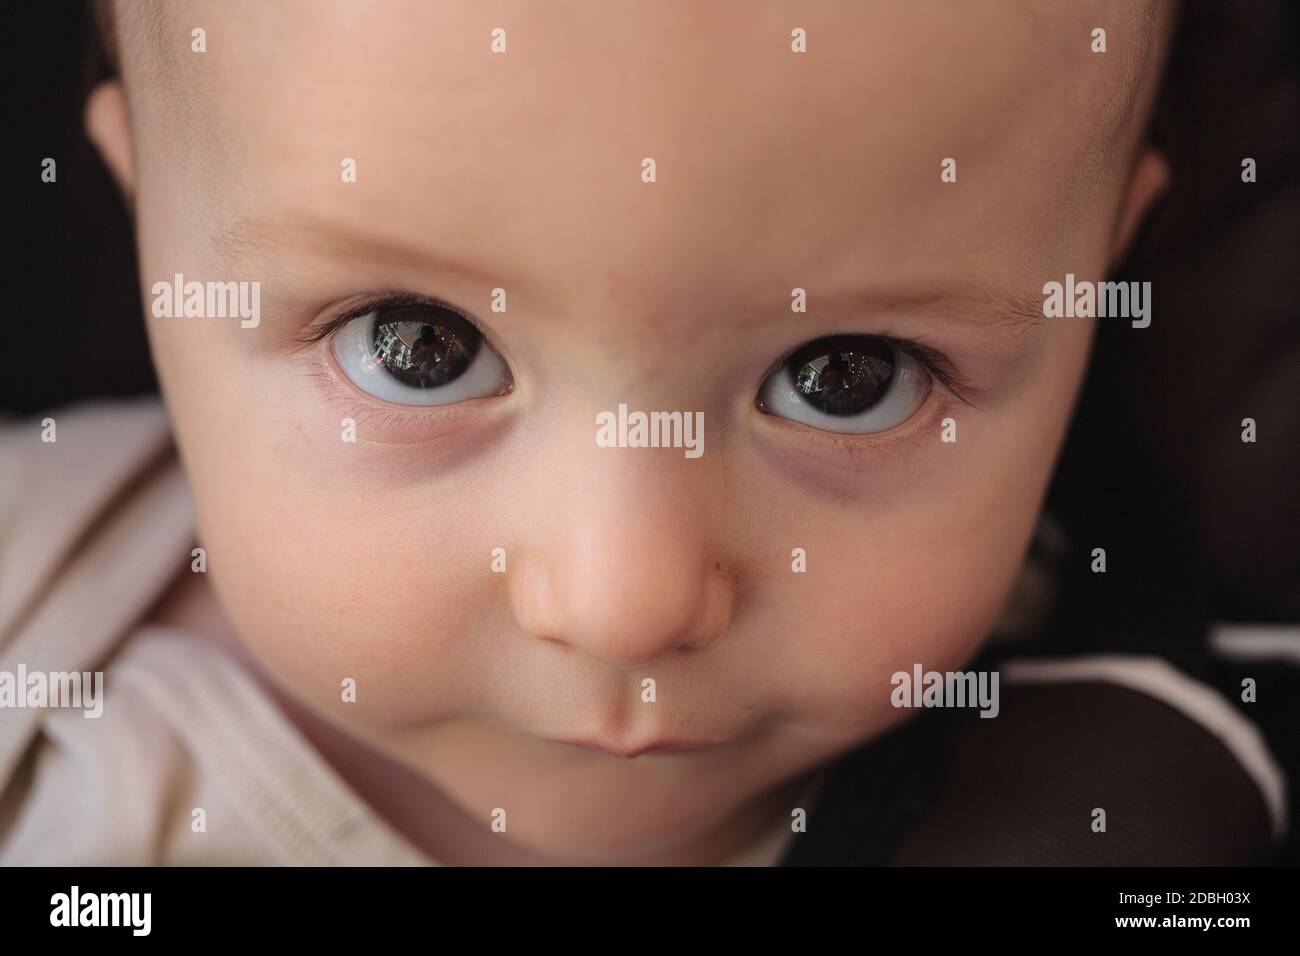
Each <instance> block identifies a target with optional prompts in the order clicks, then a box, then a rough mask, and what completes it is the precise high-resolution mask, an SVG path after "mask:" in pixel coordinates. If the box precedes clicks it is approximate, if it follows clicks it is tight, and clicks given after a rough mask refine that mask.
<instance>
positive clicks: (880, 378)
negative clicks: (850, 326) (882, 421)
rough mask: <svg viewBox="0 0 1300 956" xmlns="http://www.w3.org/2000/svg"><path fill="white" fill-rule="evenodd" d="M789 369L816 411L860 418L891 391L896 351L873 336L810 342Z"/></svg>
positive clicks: (791, 376) (794, 359)
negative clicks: (858, 416) (859, 416)
mask: <svg viewBox="0 0 1300 956" xmlns="http://www.w3.org/2000/svg"><path fill="white" fill-rule="evenodd" d="M785 367H786V368H787V369H788V370H789V372H790V378H791V379H792V380H793V381H794V385H795V388H797V389H798V390H799V392H800V394H802V395H803V397H804V399H805V400H806V401H807V402H808V404H809V405H811V406H813V408H816V409H817V410H818V411H821V412H825V413H826V414H828V415H860V414H861V413H862V412H865V411H866V410H867V409H869V408H871V407H872V406H873V405H875V404H876V403H877V402H879V401H880V400H881V399H882V398H884V397H885V393H886V392H888V391H889V385H890V383H891V382H893V380H894V369H895V366H894V349H893V346H891V345H889V344H888V343H887V342H884V341H882V340H881V339H878V338H871V337H869V336H859V335H846V336H835V337H832V338H826V339H818V340H817V341H816V342H809V343H808V344H807V345H805V346H804V347H803V348H801V349H800V350H799V351H798V352H796V353H795V354H794V355H792V356H790V358H789V359H788V360H787V361H786V366H785Z"/></svg>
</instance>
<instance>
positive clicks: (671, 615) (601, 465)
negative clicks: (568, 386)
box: [515, 448, 732, 668]
mask: <svg viewBox="0 0 1300 956" xmlns="http://www.w3.org/2000/svg"><path fill="white" fill-rule="evenodd" d="M669 456H672V457H671V458H670V457H669ZM591 459H592V460H591V461H589V462H583V463H582V464H583V466H584V467H582V468H575V469H574V473H575V475H576V480H575V481H574V482H573V483H572V484H570V485H569V486H568V490H567V492H566V494H565V495H564V498H563V500H562V501H555V502H553V503H552V507H554V508H555V509H557V510H556V511H554V512H553V513H552V514H551V519H552V520H551V526H552V528H553V529H554V532H553V537H552V538H551V539H550V540H548V541H546V542H545V543H543V544H542V545H541V547H540V548H536V549H534V559H535V560H534V562H533V566H532V567H531V568H530V569H529V571H528V573H525V574H522V575H521V576H520V578H519V582H520V585H521V587H523V588H526V589H527V592H528V593H527V594H517V595H516V598H517V600H516V602H515V604H516V613H517V615H518V617H519V620H520V623H521V624H522V625H523V626H524V628H525V630H527V631H528V632H529V633H531V634H534V635H535V636H537V637H541V638H545V639H549V640H552V641H556V642H559V643H561V644H564V645H567V646H569V647H572V648H574V649H576V650H581V651H583V652H584V653H586V654H589V655H591V656H593V657H596V658H598V659H600V660H602V661H604V662H606V663H608V664H610V665H611V666H614V667H620V668H628V667H633V666H636V665H639V664H644V663H647V662H649V661H653V660H655V659H656V658H659V657H662V656H663V655H665V654H668V653H671V652H673V651H677V650H682V649H699V648H701V647H703V646H705V645H707V644H709V643H711V642H712V641H714V640H716V639H717V638H718V637H719V636H721V634H722V633H723V632H725V631H726V629H727V625H728V623H729V619H730V614H731V599H732V594H731V583H730V581H729V580H728V579H727V576H726V574H725V570H724V565H723V562H722V561H721V560H719V558H718V556H717V554H716V552H715V550H714V547H713V545H712V544H711V543H710V539H711V535H710V530H709V521H708V508H709V504H708V499H709V495H710V492H709V486H710V482H709V481H708V479H707V477H705V475H704V472H705V470H706V469H707V468H708V465H707V464H706V463H705V462H703V461H698V460H697V461H687V460H683V458H682V456H681V452H680V451H678V452H676V453H675V455H674V452H673V451H672V450H668V449H633V448H627V449H599V450H593V453H592V455H591ZM587 465H590V467H586V466H587Z"/></svg>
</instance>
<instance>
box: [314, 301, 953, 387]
mask: <svg viewBox="0 0 1300 956" xmlns="http://www.w3.org/2000/svg"><path fill="white" fill-rule="evenodd" d="M403 305H430V306H434V307H436V308H440V309H446V310H447V311H448V312H454V313H455V314H456V315H459V316H460V317H461V318H463V319H464V320H465V321H466V322H468V323H470V325H472V326H474V327H475V328H476V329H478V330H479V334H481V335H482V336H483V337H484V338H485V339H487V338H488V335H487V333H486V332H484V331H483V328H482V326H480V325H479V324H478V322H476V321H475V320H474V317H473V316H471V315H469V314H467V313H466V312H464V311H463V310H461V309H458V308H456V306H454V305H451V304H450V303H448V302H443V301H442V300H441V299H435V298H432V297H431V296H427V295H416V294H415V293H412V292H381V293H377V294H375V295H371V296H368V297H367V298H365V299H363V300H362V301H361V302H359V303H357V304H356V305H354V306H351V307H350V308H348V309H347V311H345V312H343V313H342V314H341V315H337V316H335V317H334V318H332V319H329V320H327V321H325V322H322V323H320V324H319V325H315V326H312V327H310V328H309V329H307V330H306V331H305V332H304V333H303V334H302V335H300V336H299V337H298V339H297V341H298V343H299V346H300V348H302V349H306V348H309V347H311V346H312V345H315V344H316V343H317V342H319V341H320V340H321V339H324V338H326V337H327V336H329V335H331V334H332V333H334V332H337V331H338V330H339V329H341V328H343V327H344V326H345V325H347V324H348V323H349V322H351V321H353V320H354V319H359V318H361V317H362V316H363V315H368V314H369V313H371V312H374V311H376V310H378V309H384V308H395V307H398V306H403ZM871 338H875V339H879V340H880V341H882V342H886V343H888V344H889V345H891V346H893V347H894V348H896V349H898V350H899V351H900V352H905V353H907V354H908V355H910V356H911V357H912V358H914V359H916V360H917V361H918V362H920V363H921V365H922V366H923V367H924V368H925V370H926V371H927V372H929V373H930V374H931V375H933V376H934V377H935V378H936V379H937V380H938V381H940V382H942V383H943V385H944V387H945V388H947V389H948V391H949V392H951V393H952V394H953V395H954V396H955V397H956V398H957V399H958V400H959V401H961V402H963V403H964V404H966V405H970V404H971V402H970V399H969V398H968V397H967V396H968V393H969V392H970V391H971V390H972V386H971V384H970V383H969V382H967V381H966V380H965V379H964V378H962V377H961V374H960V373H959V372H958V371H957V369H956V367H955V366H954V365H953V363H952V361H951V360H950V359H949V358H948V356H947V355H945V354H944V353H943V352H940V351H939V350H938V349H935V348H931V347H930V346H928V345H922V344H921V343H920V342H916V341H913V340H910V339H899V338H895V337H893V336H890V335H873V336H871ZM802 347H803V343H800V344H799V345H797V346H795V347H794V348H792V349H791V350H790V351H789V352H787V353H786V354H785V355H783V356H781V358H779V359H778V360H777V361H776V362H774V363H772V365H771V367H770V368H769V369H768V371H767V372H766V373H765V374H764V375H763V378H762V381H766V380H767V378H768V376H770V375H771V374H772V373H773V372H776V371H777V370H779V369H780V368H781V367H782V366H783V365H784V364H785V363H786V361H787V360H788V359H789V358H790V356H791V355H793V354H794V353H795V352H797V351H798V350H799V349H800V348H802Z"/></svg>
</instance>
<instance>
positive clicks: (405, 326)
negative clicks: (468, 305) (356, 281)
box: [374, 305, 482, 388]
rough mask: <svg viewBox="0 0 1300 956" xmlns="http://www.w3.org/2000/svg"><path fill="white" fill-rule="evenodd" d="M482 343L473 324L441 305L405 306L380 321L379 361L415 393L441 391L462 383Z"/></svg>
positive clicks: (382, 315)
mask: <svg viewBox="0 0 1300 956" xmlns="http://www.w3.org/2000/svg"><path fill="white" fill-rule="evenodd" d="M481 341H482V336H481V335H479V331H478V329H476V328H475V327H474V326H473V324H471V323H470V322H467V321H466V320H465V319H462V318H461V317H460V316H459V315H457V314H456V313H454V312H448V311H447V310H446V309H440V308H438V307H437V306H431V305H403V306H397V307H395V308H390V309H384V310H383V311H381V312H380V313H379V314H378V315H376V316H375V330H374V343H375V346H374V356H375V361H376V362H382V363H383V365H384V367H385V368H386V369H388V371H389V373H390V374H391V375H392V376H393V377H394V378H395V379H397V380H398V381H399V382H402V383H404V384H406V385H410V386H413V387H414V388H437V387H438V386H440V385H446V384H447V383H448V382H452V381H454V380H456V379H457V378H459V377H460V376H461V375H463V374H464V373H465V370H466V369H467V368H469V367H470V365H471V364H472V363H473V361H474V356H475V355H476V354H477V353H478V349H479V344H480V342H481Z"/></svg>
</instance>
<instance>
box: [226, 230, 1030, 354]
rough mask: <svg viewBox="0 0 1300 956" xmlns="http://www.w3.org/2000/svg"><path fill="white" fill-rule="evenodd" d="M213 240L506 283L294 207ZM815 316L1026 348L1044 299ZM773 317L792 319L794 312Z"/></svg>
mask: <svg viewBox="0 0 1300 956" xmlns="http://www.w3.org/2000/svg"><path fill="white" fill-rule="evenodd" d="M211 241H212V245H213V247H214V249H215V250H216V252H217V253H218V255H220V256H221V258H222V259H224V260H225V261H226V262H227V264H228V265H229V266H231V267H232V268H237V269H243V270H247V269H248V268H250V267H251V266H253V265H254V264H256V263H258V262H259V261H264V260H265V257H267V256H268V255H271V256H280V257H283V256H285V255H288V254H293V253H299V254H302V253H305V254H314V255H318V256H323V257H327V258H333V259H336V260H352V261H364V262H366V263H384V264H388V265H392V266H394V267H398V268H404V269H408V270H411V271H416V272H421V273H428V274H430V275H435V276H439V277H445V276H457V277H460V278H461V279H463V280H464V281H466V282H467V283H473V284H477V285H480V286H484V287H488V288H492V287H496V286H503V285H506V284H507V283H506V281H505V277H504V276H503V275H502V274H501V273H500V272H498V271H495V270H494V271H489V270H488V269H486V268H483V267H481V266H479V265H476V264H474V263H470V262H465V261H460V260H456V259H454V258H453V257H450V256H447V255H444V254H442V253H439V252H438V251H436V250H433V249H430V248H426V247H423V246H419V245H415V244H412V243H408V242H404V241H402V240H400V239H397V238H393V237H390V236H384V235H379V234H377V233H367V232H365V231H364V230H358V229H357V228H356V227H354V226H352V225H351V224H348V223H344V222H341V221H338V220H335V219H330V218H326V217H321V216H318V215H316V214H314V213H306V212H296V213H292V214H287V215H281V216H277V217H272V218H258V217H241V218H238V219H236V220H234V221H232V222H231V223H230V224H229V225H227V226H224V227H221V228H218V229H217V230H215V231H214V232H213V233H212V238H211ZM808 292H809V308H808V311H809V312H810V313H821V314H826V315H833V316H836V317H837V318H842V319H848V318H852V317H854V316H863V317H871V318H883V319H888V318H891V317H898V318H899V320H900V321H906V319H908V318H909V317H921V318H924V319H926V320H929V321H930V322H933V323H934V324H936V325H943V326H949V327H951V326H965V327H967V329H968V330H969V331H971V332H975V333H980V332H986V331H991V332H993V333H994V335H995V337H996V338H997V339H998V340H1000V342H1001V343H1004V344H1009V345H1011V346H1013V347H1014V346H1016V345H1022V344H1024V342H1025V341H1026V340H1027V339H1029V338H1030V336H1032V335H1033V333H1035V332H1036V331H1039V330H1040V329H1042V328H1043V325H1044V317H1043V299H1042V295H1041V292H1039V290H1038V289H1037V288H1035V289H1034V290H1033V291H1030V290H1026V289H1023V288H1020V289H1012V290H999V289H994V288H992V287H990V286H988V285H987V284H985V283H983V282H978V281H974V282H960V281H951V280H950V281H944V280H935V281H933V282H927V283H925V284H924V285H923V286H916V287H909V288H899V289H889V288H885V287H880V288H876V287H872V288H867V289H850V290H835V291H828V292H821V291H818V290H817V288H815V287H814V288H810V289H809V290H808ZM774 318H775V319H779V320H781V321H784V322H789V321H790V314H789V312H788V310H786V311H785V312H784V317H783V318H782V315H781V310H777V311H776V312H775V313H774Z"/></svg>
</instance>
